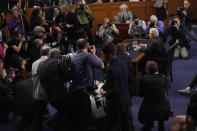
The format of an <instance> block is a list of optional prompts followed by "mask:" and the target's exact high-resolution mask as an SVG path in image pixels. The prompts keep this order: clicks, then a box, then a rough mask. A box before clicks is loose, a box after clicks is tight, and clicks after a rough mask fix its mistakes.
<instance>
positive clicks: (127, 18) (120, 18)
mask: <svg viewBox="0 0 197 131" xmlns="http://www.w3.org/2000/svg"><path fill="white" fill-rule="evenodd" d="M132 18H133V15H132V13H131V12H130V11H128V6H127V5H126V4H122V5H120V12H118V14H117V16H114V22H116V23H127V24H130V23H131V21H132Z"/></svg>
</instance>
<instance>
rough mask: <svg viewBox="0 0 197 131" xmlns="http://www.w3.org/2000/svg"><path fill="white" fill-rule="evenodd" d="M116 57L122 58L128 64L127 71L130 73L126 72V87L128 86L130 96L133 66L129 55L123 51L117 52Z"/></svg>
mask: <svg viewBox="0 0 197 131" xmlns="http://www.w3.org/2000/svg"><path fill="white" fill-rule="evenodd" d="M117 57H118V58H120V59H121V60H124V61H125V62H126V63H127V65H128V71H129V72H130V73H128V76H129V77H128V81H129V83H128V88H129V93H130V96H131V97H132V87H133V80H134V79H133V73H134V68H133V64H132V62H131V56H128V55H127V54H125V53H118V54H117Z"/></svg>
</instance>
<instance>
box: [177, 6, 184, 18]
mask: <svg viewBox="0 0 197 131" xmlns="http://www.w3.org/2000/svg"><path fill="white" fill-rule="evenodd" d="M185 10H186V9H185V7H184V6H180V7H179V9H178V10H177V13H176V14H177V15H179V16H180V17H181V19H183V17H184V15H183V13H182V12H183V11H185Z"/></svg>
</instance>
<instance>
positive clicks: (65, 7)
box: [60, 5, 69, 11]
mask: <svg viewBox="0 0 197 131" xmlns="http://www.w3.org/2000/svg"><path fill="white" fill-rule="evenodd" d="M60 9H64V10H66V11H69V8H68V6H67V5H62V6H61V7H60Z"/></svg>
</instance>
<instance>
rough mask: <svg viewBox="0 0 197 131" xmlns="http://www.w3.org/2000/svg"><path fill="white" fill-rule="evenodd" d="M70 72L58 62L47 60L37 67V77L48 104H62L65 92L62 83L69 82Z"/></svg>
mask: <svg viewBox="0 0 197 131" xmlns="http://www.w3.org/2000/svg"><path fill="white" fill-rule="evenodd" d="M69 75H70V72H69V71H68V67H67V66H66V64H65V63H64V62H62V61H60V60H57V59H52V58H49V59H47V60H46V61H44V62H42V63H40V64H39V66H38V76H39V77H40V83H41V85H42V86H43V88H44V90H45V92H46V95H47V99H48V100H49V102H62V101H64V100H65V99H66V96H67V90H66V88H65V87H64V82H68V81H70V80H71V79H70V76H69Z"/></svg>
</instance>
